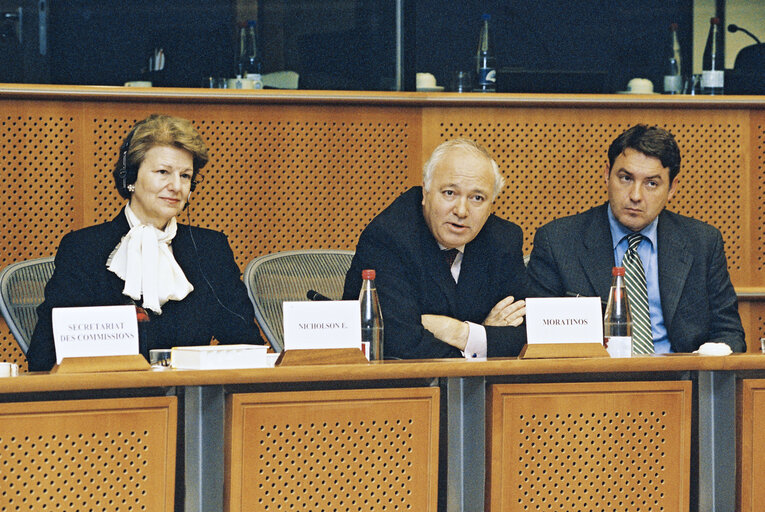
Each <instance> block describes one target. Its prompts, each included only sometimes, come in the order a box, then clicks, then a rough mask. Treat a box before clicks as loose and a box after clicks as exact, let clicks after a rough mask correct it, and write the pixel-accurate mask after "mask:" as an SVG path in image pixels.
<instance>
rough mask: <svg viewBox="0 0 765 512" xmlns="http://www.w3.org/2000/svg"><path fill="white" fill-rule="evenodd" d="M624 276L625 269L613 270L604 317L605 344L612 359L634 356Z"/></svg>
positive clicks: (630, 316) (615, 268) (616, 268)
mask: <svg viewBox="0 0 765 512" xmlns="http://www.w3.org/2000/svg"><path fill="white" fill-rule="evenodd" d="M624 275H625V270H624V267H614V268H613V269H612V270H611V276H612V280H611V289H610V291H609V292H608V304H607V305H606V313H605V315H603V344H604V345H605V346H606V350H607V351H608V353H609V354H610V355H611V357H631V356H632V315H630V305H629V300H628V298H627V284H626V283H625V280H624Z"/></svg>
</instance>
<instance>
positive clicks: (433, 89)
mask: <svg viewBox="0 0 765 512" xmlns="http://www.w3.org/2000/svg"><path fill="white" fill-rule="evenodd" d="M443 90H444V86H443V85H437V86H435V87H418V88H417V92H442V91H443Z"/></svg>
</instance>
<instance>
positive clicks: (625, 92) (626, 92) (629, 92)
mask: <svg viewBox="0 0 765 512" xmlns="http://www.w3.org/2000/svg"><path fill="white" fill-rule="evenodd" d="M616 94H660V93H658V92H656V91H653V92H632V91H616Z"/></svg>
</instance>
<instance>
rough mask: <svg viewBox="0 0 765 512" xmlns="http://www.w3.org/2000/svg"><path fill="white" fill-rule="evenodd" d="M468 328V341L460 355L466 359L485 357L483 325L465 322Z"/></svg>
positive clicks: (484, 330)
mask: <svg viewBox="0 0 765 512" xmlns="http://www.w3.org/2000/svg"><path fill="white" fill-rule="evenodd" d="M465 323H466V324H467V326H468V339H467V343H466V344H465V350H464V351H463V352H462V355H463V356H465V358H466V359H473V358H474V357H486V329H485V328H484V326H483V325H480V324H474V323H473V322H465Z"/></svg>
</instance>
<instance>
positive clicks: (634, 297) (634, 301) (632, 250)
mask: <svg viewBox="0 0 765 512" xmlns="http://www.w3.org/2000/svg"><path fill="white" fill-rule="evenodd" d="M642 239H643V235H641V234H640V233H632V234H631V235H628V236H627V243H628V244H629V248H628V249H627V252H626V253H625V254H624V259H622V266H623V267H624V269H625V274H626V276H625V279H626V281H627V296H628V297H629V304H630V312H631V313H632V350H633V352H634V353H636V354H653V353H654V350H653V335H652V333H651V317H650V315H649V314H648V292H647V291H646V284H645V269H644V268H643V262H642V261H641V259H640V255H639V254H638V252H637V248H638V245H639V244H640V241H641V240H642Z"/></svg>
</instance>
